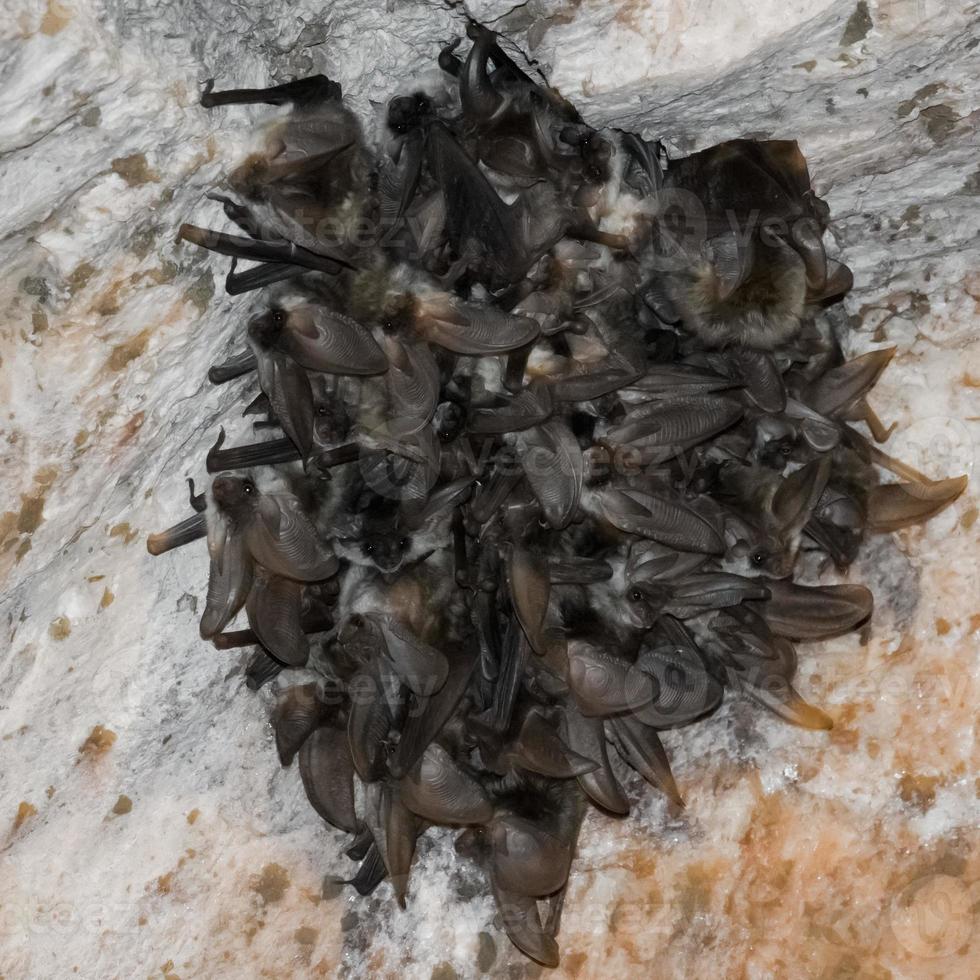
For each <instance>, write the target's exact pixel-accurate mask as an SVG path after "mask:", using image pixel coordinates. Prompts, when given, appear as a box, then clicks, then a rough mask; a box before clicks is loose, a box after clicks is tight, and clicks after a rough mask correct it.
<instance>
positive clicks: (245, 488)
mask: <svg viewBox="0 0 980 980" xmlns="http://www.w3.org/2000/svg"><path fill="white" fill-rule="evenodd" d="M254 490H255V486H254V485H253V484H251V483H249V482H247V481H246V482H245V483H243V484H242V493H244V494H246V495H247V496H251V494H252V493H253V491H254Z"/></svg>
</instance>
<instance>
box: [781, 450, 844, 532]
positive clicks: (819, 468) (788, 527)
mask: <svg viewBox="0 0 980 980" xmlns="http://www.w3.org/2000/svg"><path fill="white" fill-rule="evenodd" d="M830 462H831V461H830V457H829V456H821V457H820V458H819V459H815V460H814V461H813V462H812V463H807V464H806V466H804V467H802V468H800V469H798V470H797V471H796V472H795V473H792V474H790V475H789V476H788V477H786V479H785V480H783V482H782V483H781V484H780V485H779V489H778V490H777V491H776V493H775V495H774V496H773V498H772V513H773V517H775V519H776V523H777V524H778V525H779V528H780V530H781V531H782V532H783V533H784V534H793V533H795V532H796V531H799V530H800V529H801V528H802V527H803V525H804V524H806V522H807V521H808V520H809V519H810V514H811V513H812V512H813V508H814V507H816V505H817V501H818V500H819V499H820V494H822V493H823V489H824V487H825V486H826V485H827V479H828V478H829V476H830Z"/></svg>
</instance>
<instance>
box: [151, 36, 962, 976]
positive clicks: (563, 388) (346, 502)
mask: <svg viewBox="0 0 980 980" xmlns="http://www.w3.org/2000/svg"><path fill="white" fill-rule="evenodd" d="M467 34H468V36H469V48H468V50H467V51H466V52H465V57H463V52H462V51H461V50H460V43H461V41H462V39H460V41H457V42H456V43H455V44H452V45H449V46H448V47H446V48H445V49H443V51H442V52H441V54H440V55H439V68H440V69H441V77H439V80H438V81H435V80H433V81H432V83H431V84H428V86H427V90H426V91H416V92H412V93H410V94H405V95H400V96H398V97H396V98H394V99H392V100H391V102H390V103H389V104H388V106H387V112H386V116H385V118H384V121H383V124H382V125H381V128H382V129H383V134H382V137H381V139H380V140H378V142H379V143H380V144H381V145H379V146H378V147H377V149H372V148H371V147H370V146H369V143H368V141H367V139H366V138H365V136H364V134H363V132H362V128H361V126H360V125H359V123H358V120H357V118H356V117H355V116H354V115H353V113H352V112H351V111H349V110H348V109H347V108H345V106H344V104H343V101H342V98H341V91H340V86H339V85H338V84H337V83H335V82H333V81H331V80H329V79H328V78H326V77H324V76H322V75H320V76H316V77H312V78H307V79H301V80H298V81H294V82H289V83H286V84H282V85H277V86H275V87H272V88H267V89H238V90H232V91H224V92H215V91H211V87H210V85H209V86H208V88H207V90H206V91H205V94H204V96H203V98H202V100H201V101H202V104H203V105H204V106H206V107H209V108H210V107H215V106H225V105H237V104H241V103H267V104H270V105H274V106H286V107H288V114H287V113H286V112H285V111H284V112H283V113H281V114H280V115H279V117H278V118H277V120H276V121H275V122H274V123H273V124H272V125H271V127H270V128H269V129H268V131H267V134H266V138H265V142H264V144H263V146H262V148H261V149H260V150H258V151H257V152H255V153H253V154H252V155H251V156H249V157H248V158H247V159H246V160H245V161H244V162H243V163H242V164H241V165H240V166H238V167H237V168H236V169H235V170H234V171H233V172H232V173H231V174H230V175H229V176H228V178H227V181H226V187H225V188H224V189H223V190H224V191H225V193H223V194H214V195H211V197H212V199H213V200H215V201H217V202H218V203H220V204H221V205H222V207H223V210H224V214H225V215H226V216H227V218H228V219H229V220H230V222H231V223H232V224H233V225H235V226H236V231H235V232H234V233H227V232H217V231H211V230H209V229H205V228H200V227H196V226H192V225H184V226H182V228H181V230H180V237H181V238H182V239H184V240H186V241H189V242H193V243H195V244H197V245H200V246H203V247H205V248H208V249H212V250H214V251H217V252H219V253H222V254H224V255H228V256H231V257H232V258H233V264H232V267H231V271H230V273H229V274H228V277H227V281H226V286H227V290H228V292H229V293H233V294H234V293H242V292H246V291H249V290H260V289H261V290H264V293H263V301H262V307H261V309H260V310H259V311H257V312H256V314H255V315H254V316H253V317H252V318H251V319H250V320H249V322H248V324H247V328H246V329H245V330H244V331H243V336H242V338H241V339H242V345H241V349H240V351H239V352H237V353H233V354H232V355H231V356H230V357H229V358H228V360H226V361H225V362H223V363H220V364H217V365H215V366H213V367H212V368H211V371H210V378H211V380H212V381H213V382H214V383H215V384H224V383H228V382H231V381H232V380H234V379H238V378H244V379H245V381H244V384H243V386H242V388H241V392H242V398H243V401H244V402H247V407H246V408H245V414H246V415H258V416H263V415H264V416H265V419H264V420H260V421H257V422H256V429H260V430H266V429H273V430H276V431H275V432H274V433H273V434H272V436H273V437H271V438H258V439H257V441H255V442H254V443H252V444H249V445H240V446H236V447H224V446H223V442H224V433H223V431H222V433H221V434H220V435H219V438H218V441H217V443H216V444H215V446H214V447H213V448H212V450H211V451H210V453H209V454H208V457H207V469H208V472H209V473H213V474H218V475H217V476H216V477H215V479H214V481H213V483H212V484H211V488H210V492H209V493H206V494H200V495H195V493H194V486H193V483H191V506H192V508H193V511H194V513H193V515H192V516H191V517H189V518H188V519H187V520H185V521H183V522H181V523H180V524H178V525H176V526H175V527H173V528H171V529H169V530H168V531H165V532H163V533H161V534H156V535H153V536H151V538H150V539H149V549H150V551H151V552H152V553H154V554H159V553H161V552H164V551H167V550H169V549H171V548H174V547H177V546H178V545H182V544H185V543H187V542H190V541H193V540H195V539H199V538H205V537H206V539H207V547H208V552H209V555H210V580H209V585H208V594H207V604H206V608H205V610H204V614H203V616H202V618H201V624H200V629H201V635H202V637H203V638H205V639H207V640H210V641H211V642H212V643H213V644H214V645H215V646H216V647H218V648H219V649H229V648H238V647H243V646H248V647H253V648H255V649H254V654H253V655H252V659H251V660H250V662H249V663H248V666H247V668H246V680H247V683H248V686H249V687H250V688H252V689H256V688H258V687H259V686H261V685H262V684H264V683H266V682H267V681H269V680H271V679H272V678H274V677H276V675H278V674H279V673H280V672H282V671H284V670H288V669H290V668H293V669H302V670H303V671H304V672H303V673H302V674H301V675H300V677H301V679H302V680H303V681H305V682H304V683H298V684H294V685H292V686H285V685H283V686H282V687H281V688H280V691H279V698H278V703H277V706H276V708H275V710H274V714H273V718H272V724H273V727H274V730H275V739H276V745H277V747H278V753H279V758H280V760H281V762H282V764H283V765H284V766H289V765H290V764H291V762H292V760H293V759H294V757H298V760H299V765H298V768H299V771H300V775H301V777H302V781H303V785H304V787H305V789H306V793H307V795H308V797H309V800H310V803H311V804H312V806H313V808H314V809H315V810H316V812H317V813H318V814H319V815H320V816H321V817H322V818H323V819H324V820H325V821H327V822H328V823H329V824H331V825H332V826H334V827H337V828H340V830H342V831H345V832H347V833H349V834H350V835H352V841H351V842H350V843H349V844H348V845H347V849H346V854H347V855H348V856H349V857H350V858H352V859H353V860H354V861H357V862H359V867H358V868H357V870H356V871H354V872H353V874H352V878H351V882H350V883H351V884H352V885H353V886H354V887H355V888H356V889H357V890H358V891H359V892H361V893H362V894H367V893H369V892H371V891H372V890H373V889H374V888H375V887H377V886H378V885H379V883H380V882H382V881H383V880H385V879H388V880H389V881H390V883H391V886H392V888H393V890H394V893H395V896H396V897H397V899H398V901H399V902H400V903H402V904H404V902H405V899H406V894H407V890H408V883H409V871H410V868H411V865H412V860H413V856H414V853H415V848H416V841H417V839H418V837H419V836H420V835H421V834H423V833H425V831H426V829H427V828H428V827H430V826H432V825H440V826H451V827H456V828H459V829H460V832H459V835H458V837H457V840H456V850H457V852H458V853H459V854H460V855H461V856H462V857H464V858H465V859H468V860H472V861H474V862H476V864H478V865H479V866H480V867H482V869H483V870H484V871H485V874H486V878H487V880H488V883H489V887H490V889H491V891H492V893H493V896H494V898H495V900H496V903H497V906H498V908H499V912H500V919H501V921H502V925H503V928H504V929H505V930H506V931H507V934H508V935H509V937H510V939H511V940H512V941H513V942H514V944H515V945H516V946H517V947H519V948H520V949H521V950H522V951H523V952H524V953H525V954H526V955H527V956H529V957H531V958H533V959H534V960H537V961H538V962H540V963H542V964H544V965H546V966H554V965H556V964H557V962H558V959H559V951H558V945H557V943H556V934H557V931H558V925H559V919H560V916H561V909H562V903H563V898H564V895H565V891H566V888H567V883H568V876H569V870H570V867H571V864H572V858H573V855H574V852H575V848H576V840H577V836H578V833H579V828H580V825H581V822H582V818H583V814H584V812H585V809H586V806H587V804H592V805H593V806H595V807H597V808H598V809H599V810H600V811H602V812H604V813H607V814H619V815H621V814H626V813H627V812H628V811H629V808H630V796H631V795H632V794H635V793H636V791H637V779H636V777H635V776H634V773H637V774H639V776H641V777H643V779H644V780H645V781H646V782H647V783H649V784H650V785H651V786H653V787H654V789H655V790H656V791H657V792H659V793H662V794H664V795H665V796H666V797H667V798H668V799H669V801H670V804H669V805H670V806H674V807H676V806H682V805H683V804H682V801H681V798H680V795H679V793H678V789H677V786H676V784H675V782H674V779H673V777H672V775H671V770H670V765H669V762H668V758H667V755H666V753H665V751H664V748H663V746H662V743H661V741H660V738H659V736H658V732H660V731H661V730H664V729H674V728H679V727H682V726H685V725H690V724H692V723H696V722H697V721H699V720H701V719H703V718H705V717H706V716H707V715H710V714H711V713H712V712H713V711H715V710H716V709H717V708H718V706H719V705H720V704H721V702H722V700H723V698H724V697H725V696H726V694H727V696H729V697H739V698H749V699H752V700H753V701H755V702H757V703H758V704H759V705H760V706H761V707H763V708H765V709H768V710H769V711H772V712H774V713H775V714H776V715H778V716H779V717H780V718H782V719H784V720H786V721H787V722H790V723H792V724H796V725H801V726H803V727H806V728H816V729H822V728H830V727H831V720H830V719H829V718H828V716H827V715H825V714H824V713H823V712H822V711H820V710H819V709H818V708H816V707H813V706H811V705H810V704H808V703H807V702H806V701H805V700H804V699H803V698H802V697H801V696H800V694H799V693H798V692H797V691H796V690H795V689H794V687H793V683H792V682H793V677H794V673H795V670H796V664H797V660H796V644H797V643H798V642H801V641H802V642H806V641H813V640H820V639H824V638H827V637H832V636H835V635H839V634H841V633H844V632H846V631H849V630H853V629H855V628H857V627H859V626H861V625H862V624H864V623H865V622H866V621H867V620H868V618H869V616H870V614H871V611H872V596H871V593H870V592H869V591H868V590H867V589H866V588H865V587H863V586H861V585H857V584H837V585H819V584H801V582H800V581H797V579H802V580H805V581H808V582H811V583H812V582H813V581H815V580H816V579H817V578H818V577H819V575H820V573H821V572H822V571H824V570H825V569H828V568H830V567H834V568H836V570H837V571H838V573H843V572H844V571H845V570H846V569H847V568H848V566H849V565H850V564H851V562H852V561H853V560H854V558H855V556H856V554H857V552H858V550H859V548H860V546H861V542H862V540H863V539H864V537H865V536H866V535H869V534H875V533H880V532H889V531H893V530H896V529H898V528H902V527H905V526H907V525H910V524H913V523H916V522H919V521H923V520H925V519H927V518H929V517H930V516H931V515H933V514H934V513H936V512H937V511H939V510H940V509H941V508H943V507H945V506H946V505H948V504H949V503H950V502H951V501H953V500H954V499H955V498H956V497H957V496H958V495H959V494H960V493H961V492H962V490H963V487H964V485H965V478H961V479H950V480H942V481H931V480H929V479H927V478H925V477H924V476H922V475H921V474H919V473H917V472H916V471H914V470H913V469H912V468H911V467H909V466H906V465H905V464H903V463H901V462H900V461H898V460H896V459H893V458H892V457H891V456H889V455H887V454H886V453H885V452H884V451H883V450H882V449H881V448H880V446H879V443H881V442H882V441H884V440H885V439H887V437H888V434H889V431H890V430H888V429H886V428H885V427H884V426H883V425H882V424H881V423H880V422H879V420H878V419H877V417H876V416H875V415H874V413H873V412H872V410H871V408H870V407H869V405H868V402H867V400H866V396H867V395H868V393H869V391H870V390H871V388H872V387H873V385H874V384H875V382H876V380H877V379H878V377H879V375H880V374H881V372H882V371H883V370H884V368H885V367H886V366H887V364H888V362H889V360H890V358H891V357H892V355H893V353H894V349H887V350H877V351H872V352H871V353H868V354H865V355H863V356H861V357H857V358H855V359H853V360H845V359H844V357H843V355H842V352H841V348H840V346H839V343H838V338H837V337H836V336H835V330H834V318H833V317H832V316H831V315H828V314H826V313H824V310H825V309H826V308H827V307H829V306H831V305H832V304H834V303H835V302H837V301H839V300H840V298H841V297H842V296H843V295H844V294H845V293H846V292H847V290H848V289H849V288H850V285H851V274H850V271H849V270H848V269H847V267H846V266H844V265H843V264H841V263H840V262H838V261H835V260H834V259H832V258H830V257H828V255H827V254H826V251H825V247H824V237H825V235H824V233H825V231H826V229H827V224H828V217H829V216H828V208H827V205H826V204H825V202H823V201H822V200H821V199H820V198H818V197H817V196H816V195H815V194H814V192H813V191H812V189H811V187H810V178H809V174H808V172H807V165H806V161H805V160H804V158H803V156H802V154H801V153H800V150H799V148H798V146H797V144H796V143H795V142H791V141H763V142H758V141H753V140H733V141H731V142H727V143H723V144H721V145H718V146H713V147H710V148H708V149H705V150H702V151H700V152H698V153H695V154H693V155H691V156H688V157H685V158H681V159H668V158H667V155H666V153H665V151H664V148H663V147H662V145H661V144H660V143H659V142H656V141H650V140H647V139H645V138H643V137H642V136H639V135H637V134H635V133H630V132H624V131H621V130H602V131H598V130H596V129H594V128H592V127H590V126H589V125H587V124H586V123H585V122H583V120H582V118H581V117H580V115H579V114H578V112H577V111H576V110H575V108H574V107H573V106H572V105H570V104H569V103H568V102H567V101H566V100H565V99H564V98H562V96H561V95H559V94H558V93H557V92H555V91H554V90H553V89H551V88H550V87H548V85H547V84H546V83H545V82H544V81H543V80H542V79H538V78H535V77H532V76H531V75H529V74H528V73H527V72H526V71H525V70H523V69H522V68H521V67H519V66H518V65H517V64H516V63H515V62H514V60H512V59H511V58H510V57H509V56H508V55H507V54H506V53H505V52H504V50H502V48H501V44H500V39H499V38H498V37H497V36H496V35H495V34H494V33H492V32H491V31H489V30H487V29H485V28H483V27H481V26H479V25H477V24H470V25H469V27H468V30H467ZM433 76H435V72H433ZM239 262H243V263H245V266H244V267H241V268H240V267H239V266H238V263H239ZM236 383H237V382H236ZM855 423H864V425H863V426H860V425H857V426H856V425H855ZM865 431H866V432H868V433H870V436H866V435H865V434H864V432H865ZM882 475H884V476H885V479H884V480H882V479H881V476H882ZM243 608H244V610H245V613H246V615H247V617H248V628H247V629H239V630H229V629H228V627H229V625H230V624H231V623H232V620H233V619H234V618H235V616H236V615H237V614H238V613H239V612H240V611H241V610H242V609H243ZM285 676H288V675H285ZM280 683H281V681H280Z"/></svg>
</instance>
